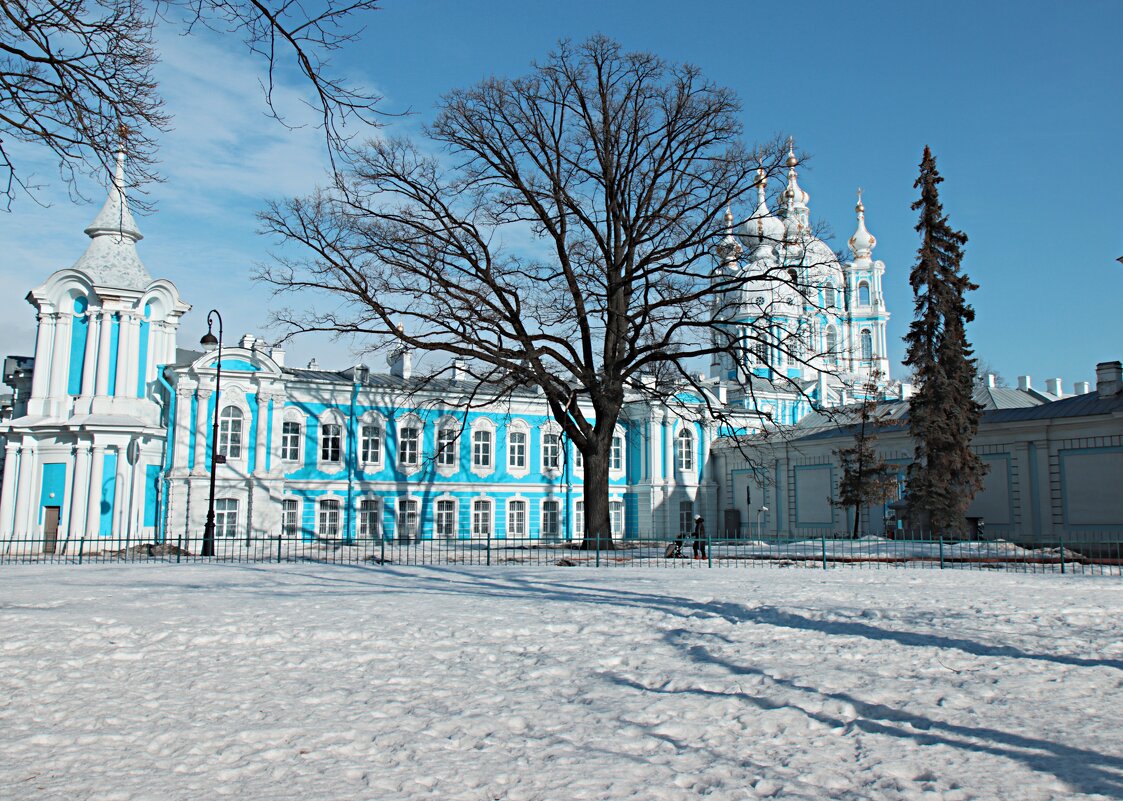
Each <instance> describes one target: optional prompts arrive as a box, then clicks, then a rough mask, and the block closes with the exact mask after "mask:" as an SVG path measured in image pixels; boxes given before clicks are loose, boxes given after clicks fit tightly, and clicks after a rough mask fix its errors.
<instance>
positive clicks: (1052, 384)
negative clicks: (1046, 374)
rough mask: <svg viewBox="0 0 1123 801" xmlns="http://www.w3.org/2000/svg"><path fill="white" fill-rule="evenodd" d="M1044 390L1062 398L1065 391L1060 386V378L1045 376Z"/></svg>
mask: <svg viewBox="0 0 1123 801" xmlns="http://www.w3.org/2000/svg"><path fill="white" fill-rule="evenodd" d="M1045 391H1046V392H1048V393H1049V394H1050V395H1054V396H1056V397H1058V398H1063V397H1064V396H1065V391H1064V388H1063V387H1062V386H1061V379H1059V378H1046V379H1045Z"/></svg>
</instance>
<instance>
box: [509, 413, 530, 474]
mask: <svg viewBox="0 0 1123 801" xmlns="http://www.w3.org/2000/svg"><path fill="white" fill-rule="evenodd" d="M529 450H530V427H529V426H528V425H527V424H526V423H525V422H524V421H523V420H512V421H511V423H510V424H509V425H508V426H507V471H508V472H510V473H512V474H513V475H518V476H521V475H526V473H527V472H529V470H530V467H529V464H530V463H529V461H528V458H527V451H529Z"/></svg>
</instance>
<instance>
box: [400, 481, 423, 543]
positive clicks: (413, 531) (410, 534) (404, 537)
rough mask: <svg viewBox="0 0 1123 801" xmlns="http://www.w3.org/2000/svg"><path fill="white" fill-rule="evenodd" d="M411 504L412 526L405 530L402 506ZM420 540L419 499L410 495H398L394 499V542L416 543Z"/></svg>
mask: <svg viewBox="0 0 1123 801" xmlns="http://www.w3.org/2000/svg"><path fill="white" fill-rule="evenodd" d="M407 503H408V504H411V505H412V506H413V511H414V521H413V525H412V526H411V527H409V528H408V529H407V526H406V513H405V512H403V511H402V506H403V504H407ZM420 538H421V499H420V498H417V497H414V495H413V494H412V493H407V494H405V495H399V496H398V497H396V498H395V499H394V541H395V542H416V541H417V540H419V539H420Z"/></svg>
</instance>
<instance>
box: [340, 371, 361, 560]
mask: <svg viewBox="0 0 1123 801" xmlns="http://www.w3.org/2000/svg"><path fill="white" fill-rule="evenodd" d="M358 397H359V383H358V381H353V382H352V384H351V406H350V408H349V409H348V412H347V509H346V510H345V511H344V513H343V532H344V537H345V540H346V541H347V542H354V540H355V537H354V536H353V534H352V530H351V524H352V522H353V520H352V517H353V513H352V509H351V507H352V506H354V505H355V471H356V470H357V469H358V464H357V462H356V459H355V454H356V450H355V440H356V439H358V434H359V432H358V427H357V426H356V425H355V402H356V401H357V400H358Z"/></svg>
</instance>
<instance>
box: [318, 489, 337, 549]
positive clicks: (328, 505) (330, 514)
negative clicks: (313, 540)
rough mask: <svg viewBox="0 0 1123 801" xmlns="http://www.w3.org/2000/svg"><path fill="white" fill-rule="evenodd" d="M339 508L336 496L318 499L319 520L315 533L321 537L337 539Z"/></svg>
mask: <svg viewBox="0 0 1123 801" xmlns="http://www.w3.org/2000/svg"><path fill="white" fill-rule="evenodd" d="M339 510H340V501H339V499H338V498H322V499H320V520H319V526H318V528H317V529H316V533H317V535H318V536H319V537H320V538H321V539H327V540H335V539H339V517H340V514H339Z"/></svg>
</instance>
